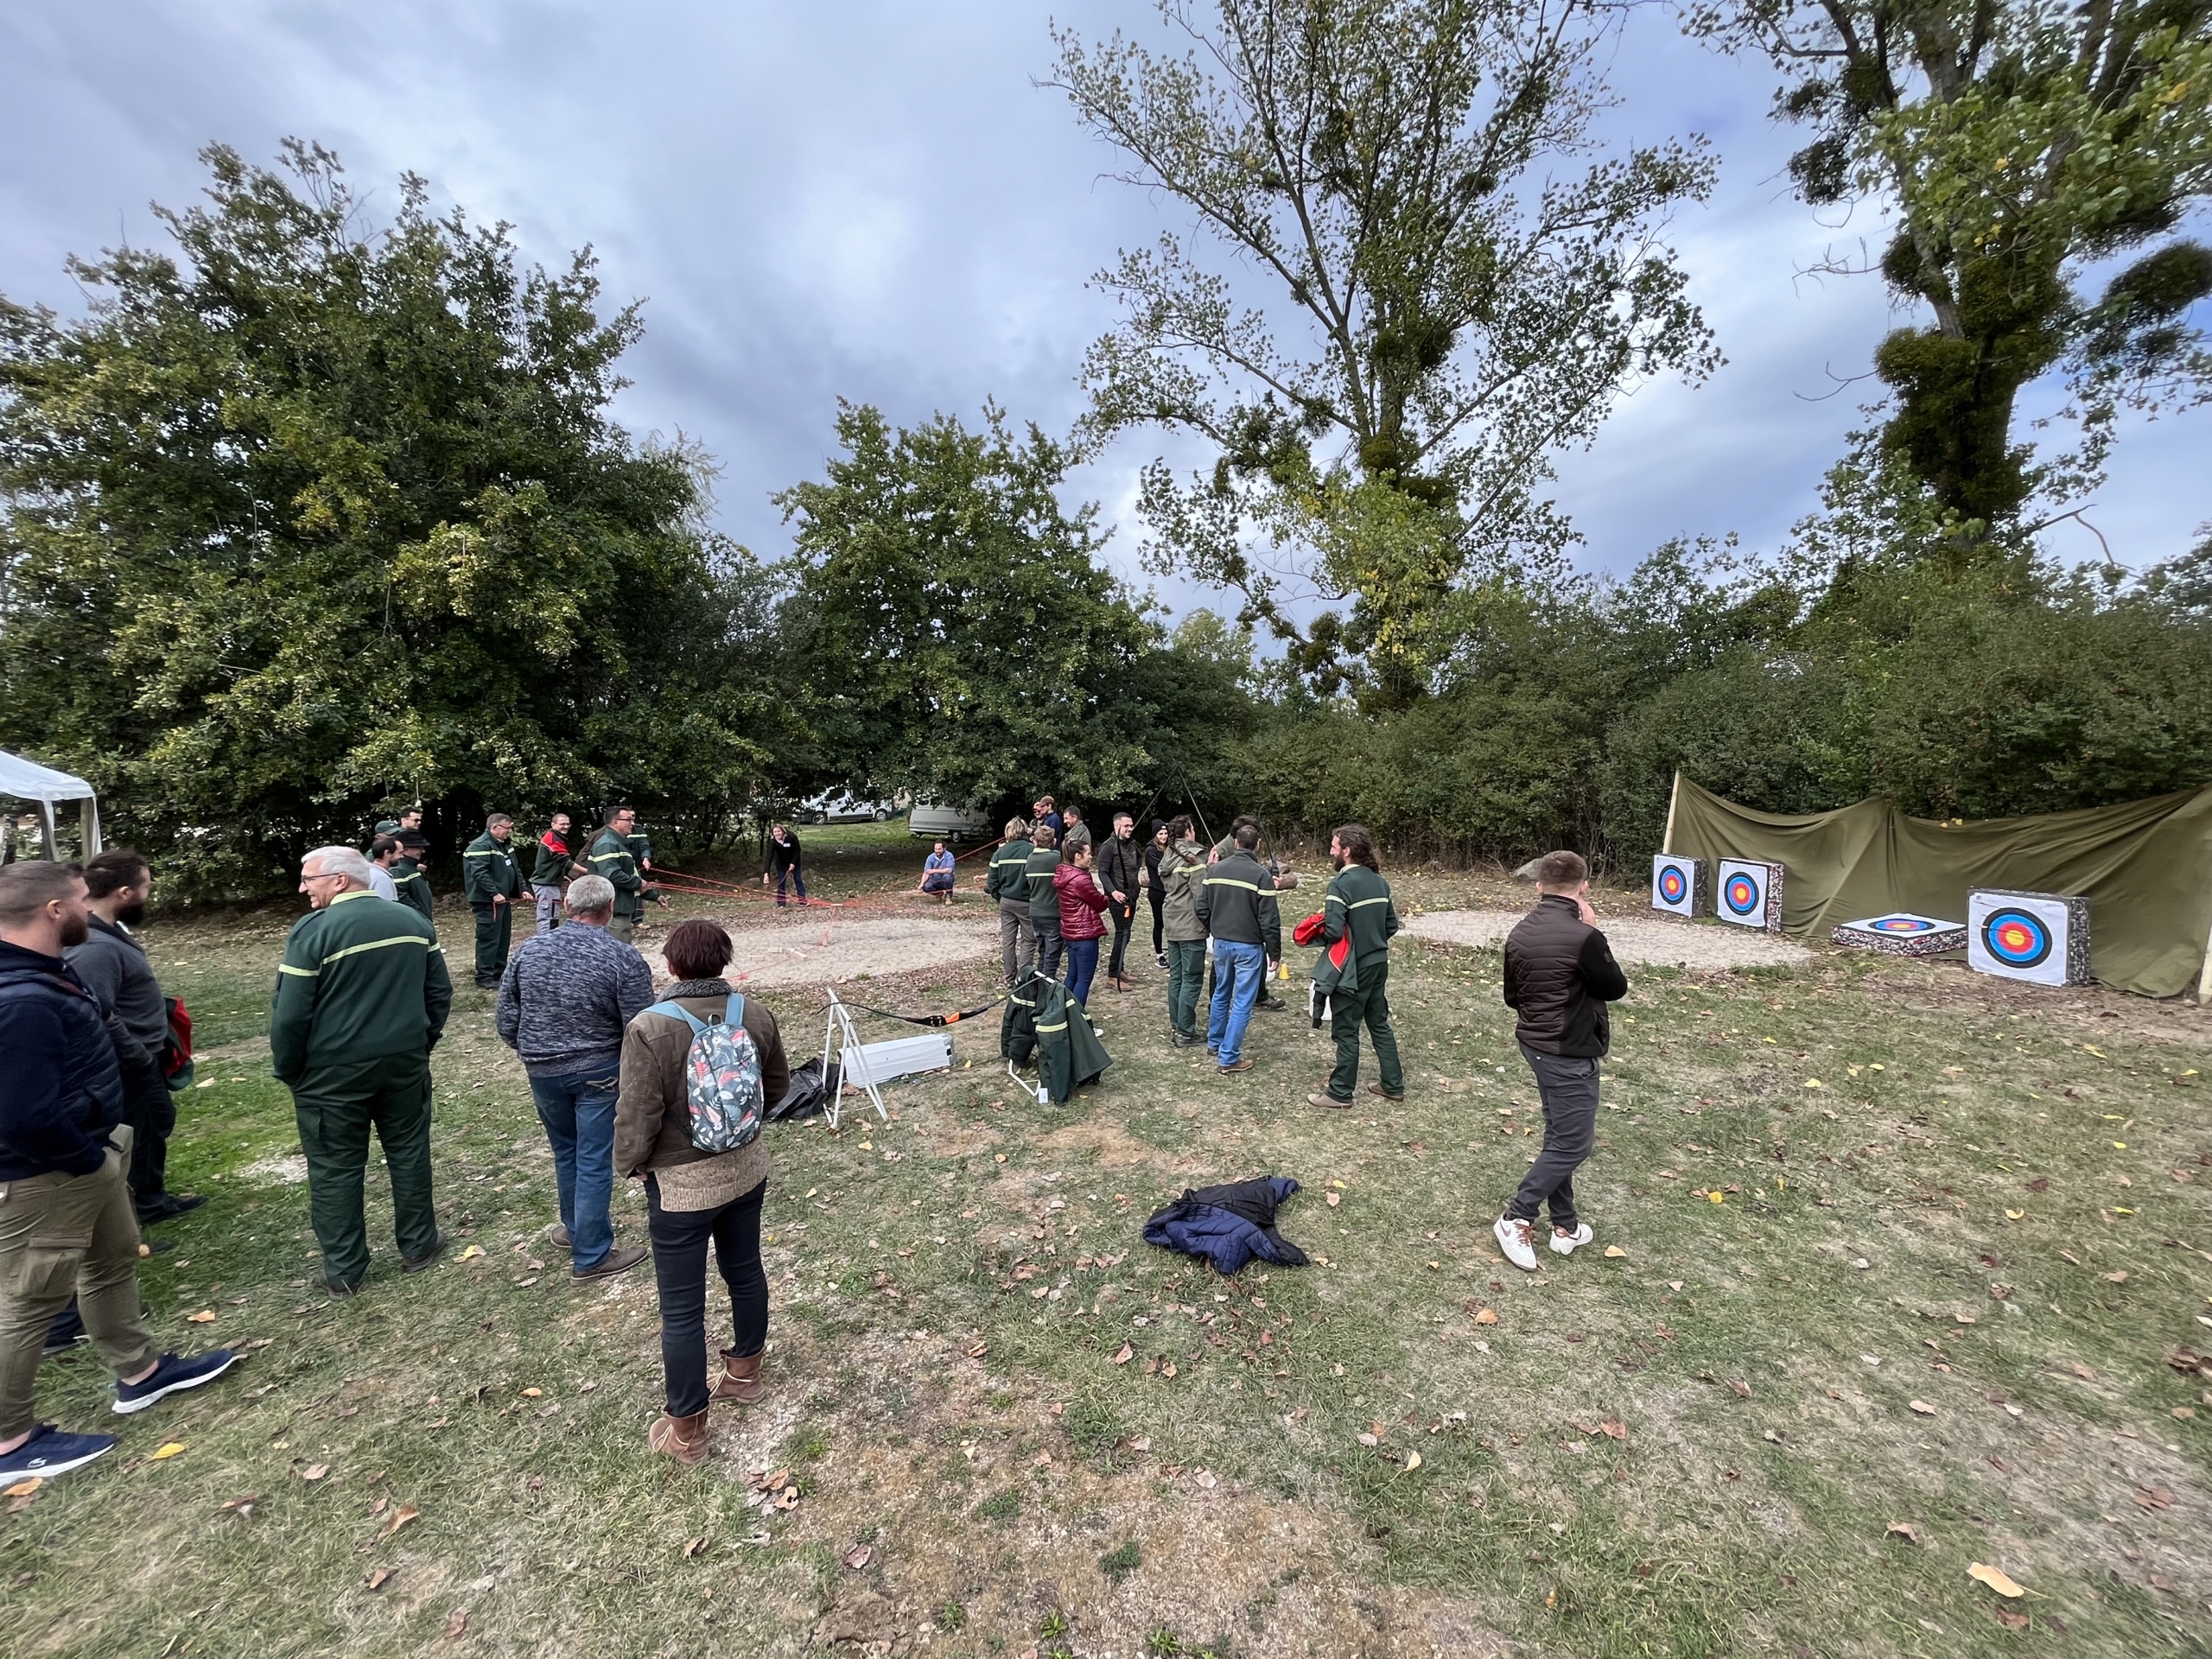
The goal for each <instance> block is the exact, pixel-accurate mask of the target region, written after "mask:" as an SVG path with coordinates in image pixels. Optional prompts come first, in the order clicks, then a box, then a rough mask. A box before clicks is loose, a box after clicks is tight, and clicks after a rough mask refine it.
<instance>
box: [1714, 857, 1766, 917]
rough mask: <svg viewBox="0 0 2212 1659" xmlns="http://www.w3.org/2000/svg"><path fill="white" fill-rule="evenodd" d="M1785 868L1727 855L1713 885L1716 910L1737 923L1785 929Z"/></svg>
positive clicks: (1721, 863)
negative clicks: (1783, 901) (1783, 912)
mask: <svg viewBox="0 0 2212 1659" xmlns="http://www.w3.org/2000/svg"><path fill="white" fill-rule="evenodd" d="M1782 880H1783V868H1782V866H1781V865H1779V864H1768V863H1764V862H1761V861H1759V860H1757V859H1750V858H1724V859H1722V860H1721V861H1720V868H1719V875H1718V880H1717V881H1716V883H1715V886H1714V888H1713V914H1714V915H1716V916H1718V917H1719V918H1720V919H1721V920H1722V921H1724V922H1733V923H1734V924H1735V925H1737V926H1738V927H1755V928H1758V930H1759V931H1761V932H1763V933H1779V932H1781V931H1782Z"/></svg>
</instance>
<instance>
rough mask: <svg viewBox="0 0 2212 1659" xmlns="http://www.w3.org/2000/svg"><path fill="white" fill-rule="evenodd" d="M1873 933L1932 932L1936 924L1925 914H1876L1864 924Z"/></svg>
mask: <svg viewBox="0 0 2212 1659" xmlns="http://www.w3.org/2000/svg"><path fill="white" fill-rule="evenodd" d="M1865 926H1866V928H1867V929H1868V930H1869V931H1872V932H1875V933H1932V932H1934V931H1936V924H1935V923H1933V922H1931V921H1929V919H1928V918H1926V917H1925V916H1878V917H1876V918H1874V919H1873V920H1872V921H1871V922H1867V923H1866V924H1865Z"/></svg>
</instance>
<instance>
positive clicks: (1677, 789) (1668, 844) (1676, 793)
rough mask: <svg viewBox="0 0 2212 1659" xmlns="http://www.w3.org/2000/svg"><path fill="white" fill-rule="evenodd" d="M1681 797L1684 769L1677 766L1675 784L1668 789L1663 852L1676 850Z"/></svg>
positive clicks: (1661, 847) (1660, 843)
mask: <svg viewBox="0 0 2212 1659" xmlns="http://www.w3.org/2000/svg"><path fill="white" fill-rule="evenodd" d="M1681 798H1682V769H1681V767H1680V766H1677V767H1675V786H1674V788H1672V789H1671V790H1669V791H1667V833H1666V834H1665V835H1664V836H1662V837H1661V838H1660V842H1659V850H1660V851H1661V852H1662V853H1671V852H1673V851H1674V850H1675V803H1676V802H1678V801H1680V800H1681Z"/></svg>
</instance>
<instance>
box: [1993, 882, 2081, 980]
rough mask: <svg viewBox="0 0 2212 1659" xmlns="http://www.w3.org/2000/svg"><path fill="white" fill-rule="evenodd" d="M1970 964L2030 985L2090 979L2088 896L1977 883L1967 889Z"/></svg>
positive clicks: (2003, 977) (2002, 977)
mask: <svg viewBox="0 0 2212 1659" xmlns="http://www.w3.org/2000/svg"><path fill="white" fill-rule="evenodd" d="M1967 929H1968V932H1967V966H1968V967H1969V968H1972V969H1974V971H1975V972H1976V973H1981V974H1994V975H1996V976H1998V977H1999V978H2000V979H2024V980H2025V981H2027V982H2029V983H2030V984H2031V985H2086V984H2088V982H2089V978H2090V974H2089V901H2088V899H2085V898H2083V897H2082V896H2081V895H2080V894H2078V893H2015V892H2012V891H2009V890H2006V889H2004V888H1999V887H1977V888H1974V889H1972V890H1971V891H1969V892H1968V893H1967Z"/></svg>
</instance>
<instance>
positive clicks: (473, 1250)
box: [454, 1244, 484, 1262]
mask: <svg viewBox="0 0 2212 1659" xmlns="http://www.w3.org/2000/svg"><path fill="white" fill-rule="evenodd" d="M483 1254H484V1247H483V1246H482V1245H481V1244H472V1245H470V1246H469V1247H468V1248H467V1249H465V1250H463V1251H462V1252H461V1254H460V1255H456V1256H455V1257H454V1261H456V1262H467V1261H469V1260H471V1259H472V1258H474V1257H475V1256H480V1255H483Z"/></svg>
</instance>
